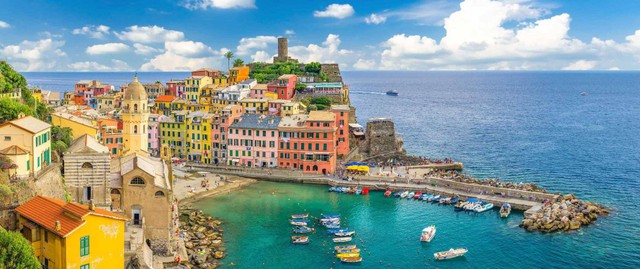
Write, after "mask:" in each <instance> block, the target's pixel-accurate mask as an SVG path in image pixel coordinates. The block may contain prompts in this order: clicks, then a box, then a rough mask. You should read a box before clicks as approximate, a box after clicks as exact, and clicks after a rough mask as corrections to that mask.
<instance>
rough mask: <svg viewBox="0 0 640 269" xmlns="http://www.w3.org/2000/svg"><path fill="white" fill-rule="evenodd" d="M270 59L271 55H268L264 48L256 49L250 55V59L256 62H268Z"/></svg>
mask: <svg viewBox="0 0 640 269" xmlns="http://www.w3.org/2000/svg"><path fill="white" fill-rule="evenodd" d="M271 59H273V56H271V55H269V53H267V52H266V51H264V50H259V51H256V52H255V53H254V54H253V55H251V60H252V61H253V62H257V63H266V62H270V61H271Z"/></svg>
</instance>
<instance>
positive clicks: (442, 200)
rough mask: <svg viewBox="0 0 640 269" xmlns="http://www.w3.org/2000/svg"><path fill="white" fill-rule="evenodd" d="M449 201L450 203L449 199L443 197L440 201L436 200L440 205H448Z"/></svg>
mask: <svg viewBox="0 0 640 269" xmlns="http://www.w3.org/2000/svg"><path fill="white" fill-rule="evenodd" d="M449 201H451V198H449V197H444V196H443V197H441V198H440V200H438V203H440V204H448V203H449Z"/></svg>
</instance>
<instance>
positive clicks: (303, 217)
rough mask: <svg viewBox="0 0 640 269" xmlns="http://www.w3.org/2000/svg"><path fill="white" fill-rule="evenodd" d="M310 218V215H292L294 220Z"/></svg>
mask: <svg viewBox="0 0 640 269" xmlns="http://www.w3.org/2000/svg"><path fill="white" fill-rule="evenodd" d="M308 217H309V213H305V214H294V215H291V218H292V219H306V218H308Z"/></svg>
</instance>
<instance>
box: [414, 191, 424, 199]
mask: <svg viewBox="0 0 640 269" xmlns="http://www.w3.org/2000/svg"><path fill="white" fill-rule="evenodd" d="M420 195H422V192H421V191H419V192H416V194H415V195H413V199H418V198H420Z"/></svg>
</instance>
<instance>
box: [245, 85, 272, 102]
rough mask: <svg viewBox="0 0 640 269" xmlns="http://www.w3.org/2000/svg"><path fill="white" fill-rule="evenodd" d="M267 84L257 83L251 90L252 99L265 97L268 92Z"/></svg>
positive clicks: (250, 96)
mask: <svg viewBox="0 0 640 269" xmlns="http://www.w3.org/2000/svg"><path fill="white" fill-rule="evenodd" d="M267 90H268V88H267V84H257V85H256V86H254V87H253V88H251V91H250V92H249V98H251V99H264V97H265V96H264V93H265V92H267Z"/></svg>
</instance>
